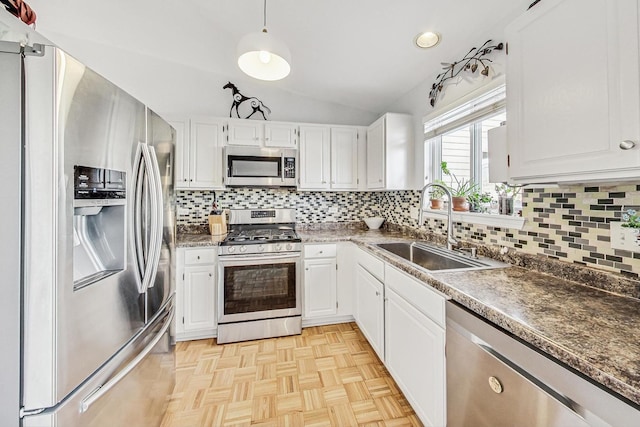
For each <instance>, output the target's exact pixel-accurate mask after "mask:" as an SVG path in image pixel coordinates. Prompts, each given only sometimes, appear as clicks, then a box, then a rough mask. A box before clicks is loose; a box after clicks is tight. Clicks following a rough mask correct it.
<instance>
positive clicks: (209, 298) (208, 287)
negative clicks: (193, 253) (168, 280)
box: [182, 265, 216, 332]
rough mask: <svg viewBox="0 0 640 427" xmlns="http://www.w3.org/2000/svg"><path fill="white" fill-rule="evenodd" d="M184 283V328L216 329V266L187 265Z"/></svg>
mask: <svg viewBox="0 0 640 427" xmlns="http://www.w3.org/2000/svg"><path fill="white" fill-rule="evenodd" d="M183 285H184V286H183V290H184V293H183V302H184V306H183V312H182V313H183V316H184V320H183V323H184V325H183V330H184V331H185V332H193V331H198V330H202V329H214V328H215V326H216V316H215V267H214V266H213V265H210V266H203V267H185V268H184V284H183Z"/></svg>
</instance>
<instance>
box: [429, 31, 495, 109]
mask: <svg viewBox="0 0 640 427" xmlns="http://www.w3.org/2000/svg"><path fill="white" fill-rule="evenodd" d="M491 43H492V40H487V41H486V42H484V44H483V45H482V46H480V47H479V48H476V47H472V48H471V50H470V51H469V52H467V54H466V55H465V56H464V58H462V59H461V60H459V61H456V62H453V63H448V62H442V63H441V64H442V66H443V69H444V71H443V72H442V73H440V74H438V75H437V76H436V81H435V83H434V84H432V85H431V92H429V104H431V106H432V107H433V106H435V105H436V99H437V98H438V95H439V94H440V92H442V88H443V87H444V85H445V83H446V82H447V81H448V80H451V79H453V78H455V77H457V76H458V75H459V74H460V73H461V72H462V71H469V72H471V74H475V72H476V71H478V69H480V70H481V71H480V74H482V75H483V76H488V75H489V64H491V63H492V62H493V61H492V60H491V59H489V58H487V56H488V55H489V54H490V53H491V52H493V51H494V50H502V49H504V44H503V43H498V44H494V45H492V44H491Z"/></svg>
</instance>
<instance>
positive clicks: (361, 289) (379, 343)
mask: <svg viewBox="0 0 640 427" xmlns="http://www.w3.org/2000/svg"><path fill="white" fill-rule="evenodd" d="M354 317H355V319H356V323H357V324H358V327H359V328H360V330H361V331H362V333H363V334H364V336H365V337H366V338H367V340H368V341H369V344H371V347H373V349H374V350H375V352H376V354H377V355H378V357H379V358H380V360H382V361H384V285H383V284H382V282H381V281H380V280H378V279H377V278H376V277H374V276H373V275H372V274H371V273H369V271H367V270H365V268H364V267H363V266H362V265H361V264H358V265H357V266H356V301H355V310H354Z"/></svg>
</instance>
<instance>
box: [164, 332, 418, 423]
mask: <svg viewBox="0 0 640 427" xmlns="http://www.w3.org/2000/svg"><path fill="white" fill-rule="evenodd" d="M176 368H177V372H176V388H175V390H174V393H173V395H172V397H171V401H170V403H169V408H168V410H167V414H166V416H165V418H164V420H163V423H162V427H205V426H207V427H208V426H216V427H217V426H261V427H267V426H274V427H275V426H283V427H298V426H309V427H316V426H318V427H319V426H345V427H349V426H389V427H391V426H394V427H395V426H421V425H422V424H421V423H420V421H419V420H418V418H417V417H416V415H415V413H414V412H413V409H412V408H411V406H410V405H409V403H408V402H407V400H406V399H405V397H404V396H403V394H402V393H401V392H400V390H399V389H398V386H397V385H396V383H395V382H394V381H393V379H392V378H391V376H390V375H389V372H388V371H387V370H386V369H385V367H384V366H383V364H382V363H381V362H380V360H379V359H378V358H377V356H376V354H375V352H374V351H373V349H372V348H371V346H370V345H369V343H368V342H367V340H366V339H365V338H364V336H363V335H362V333H361V332H360V330H359V329H358V327H357V325H356V324H355V323H343V324H338V325H329V326H318V327H313V328H305V329H303V331H302V335H298V336H292V337H281V338H271V339H265V340H259V341H248V342H242V343H235V344H222V345H217V344H216V343H215V340H213V339H209V340H199V341H189V342H181V343H178V345H177V347H176Z"/></svg>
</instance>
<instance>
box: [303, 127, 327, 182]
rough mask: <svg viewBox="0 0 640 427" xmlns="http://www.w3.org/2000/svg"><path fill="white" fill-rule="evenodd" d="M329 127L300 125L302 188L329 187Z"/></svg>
mask: <svg viewBox="0 0 640 427" xmlns="http://www.w3.org/2000/svg"><path fill="white" fill-rule="evenodd" d="M329 136H330V135H329V128H328V127H324V126H301V127H300V188H301V189H304V190H322V189H328V188H329V175H330V173H331V168H330V164H329V162H330V161H331V159H330V144H329Z"/></svg>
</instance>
